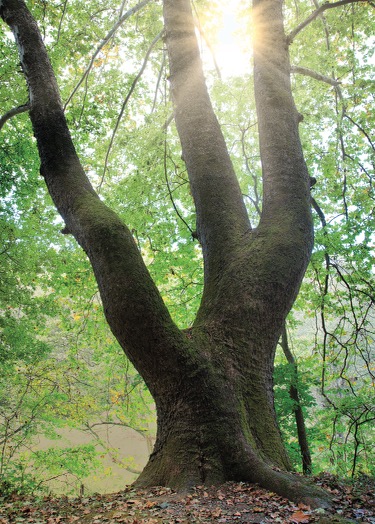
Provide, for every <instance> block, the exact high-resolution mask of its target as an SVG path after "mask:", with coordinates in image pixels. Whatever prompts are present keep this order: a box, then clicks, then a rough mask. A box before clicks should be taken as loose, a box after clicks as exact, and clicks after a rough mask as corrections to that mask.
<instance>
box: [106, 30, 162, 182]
mask: <svg viewBox="0 0 375 524" xmlns="http://www.w3.org/2000/svg"><path fill="white" fill-rule="evenodd" d="M163 32H164V30H163V31H160V33H159V34H158V35H156V36H155V38H154V39H153V41H152V42H151V44H150V47H149V48H148V50H147V53H146V56H145V58H144V60H143V64H142V67H141V69H140V70H139V72H138V74H137V76H136V77H135V78H134V80H133V82H132V85H131V86H130V90H129V92H128V94H127V95H126V98H125V100H124V102H123V104H122V107H121V110H120V113H119V115H118V117H117V121H116V125H115V127H114V129H113V133H112V136H111V140H110V142H109V146H108V149H107V154H106V156H105V160H104V169H103V174H102V178H101V180H100V184H99V186H98V192H99V191H100V189H101V187H102V185H103V182H104V177H105V174H106V172H107V167H108V159H109V155H110V153H111V149H112V146H113V142H114V140H115V136H116V133H117V130H118V128H119V125H120V122H121V118H122V117H123V114H124V112H125V109H126V106H127V104H128V102H129V100H130V97H131V95H132V93H133V91H134V89H135V87H136V85H137V83H138V81H139V79H140V78H141V76H142V74H143V72H144V70H145V69H146V65H147V62H148V59H149V58H150V54H151V51H152V50H153V48H154V46H155V44H156V43H157V42H158V41H159V40H160V38H161V37H162V35H163Z"/></svg>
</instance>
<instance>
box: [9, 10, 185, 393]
mask: <svg viewBox="0 0 375 524" xmlns="http://www.w3.org/2000/svg"><path fill="white" fill-rule="evenodd" d="M0 16H1V17H2V18H3V20H4V21H5V22H6V23H7V24H8V25H9V27H10V28H11V30H12V31H13V33H14V35H15V38H16V43H17V45H18V48H19V56H20V60H21V63H22V68H23V71H24V72H25V76H26V79H27V84H28V88H29V93H30V100H31V107H30V119H31V122H32V125H33V130H34V135H35V137H36V140H37V146H38V150H39V156H40V159H41V174H42V176H43V177H44V179H45V182H46V184H47V187H48V190H49V192H50V195H51V197H52V199H53V201H54V203H55V205H56V207H57V209H58V211H59V212H60V214H61V216H62V217H63V219H64V220H65V223H66V225H67V227H68V229H69V230H70V231H71V232H72V234H73V235H74V237H75V238H76V240H77V241H78V243H79V244H80V245H81V246H82V248H83V249H84V250H85V252H86V254H87V255H88V257H89V259H90V262H91V264H92V267H93V270H94V273H95V277H96V280H97V283H98V286H99V291H100V295H101V298H102V303H103V308H104V313H105V315H106V318H107V321H108V323H109V325H110V327H111V330H112V332H113V333H114V335H115V336H116V338H117V340H118V342H119V343H120V345H121V346H122V347H123V348H124V351H125V352H126V354H127V355H128V357H129V358H130V360H131V361H132V362H133V364H134V365H135V367H136V368H137V369H138V371H139V372H140V374H141V375H142V376H143V378H144V379H145V382H146V384H147V385H148V387H149V389H150V391H151V393H152V394H154V395H156V396H158V395H163V394H164V390H165V389H168V388H172V387H177V386H176V381H177V382H178V383H179V381H180V380H182V377H180V376H179V374H180V369H181V366H180V365H179V362H180V361H181V359H183V358H185V357H186V358H187V355H188V353H189V350H188V347H187V344H188V342H187V339H186V338H185V336H184V335H183V334H182V333H181V332H180V331H179V329H178V328H177V326H176V325H175V324H174V322H173V321H172V319H171V317H170V315H169V312H168V310H167V308H166V306H165V304H164V302H163V300H162V298H161V296H160V293H159V291H158V289H157V287H156V286H155V284H154V282H153V280H152V279H151V276H150V274H149V272H148V270H147V268H146V266H145V264H144V262H143V259H142V256H141V254H140V252H139V250H138V247H137V245H136V243H135V241H134V239H133V237H132V235H131V233H130V231H129V229H128V228H127V227H126V226H125V224H123V222H122V221H121V220H120V218H119V217H118V216H117V215H116V214H115V213H114V212H113V211H112V210H110V209H109V208H108V207H107V206H106V205H105V204H104V203H103V202H102V201H101V200H100V199H99V197H98V195H97V194H96V193H95V191H94V189H93V187H92V185H91V183H90V181H89V180H88V178H87V176H86V174H85V172H84V169H83V167H82V165H81V164H80V161H79V159H78V156H77V153H76V151H75V148H74V145H73V142H72V139H71V136H70V133H69V129H68V127H67V123H66V120H65V116H64V111H63V108H62V104H61V99H60V95H59V90H58V86H57V83H56V78H55V76H54V73H53V70H52V66H51V63H50V61H49V59H48V55H47V51H46V48H45V46H44V43H43V41H42V38H41V35H40V32H39V30H38V28H37V25H36V22H35V20H34V19H33V17H32V15H31V14H30V12H29V10H28V9H27V7H26V4H25V2H24V1H23V0H2V1H1V3H0ZM161 374H164V375H165V376H166V377H169V378H165V380H163V381H162V383H160V381H159V380H158V379H159V378H160V375H161ZM158 382H159V383H158Z"/></svg>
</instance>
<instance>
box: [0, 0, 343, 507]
mask: <svg viewBox="0 0 375 524" xmlns="http://www.w3.org/2000/svg"><path fill="white" fill-rule="evenodd" d="M145 3H146V2H141V3H140V4H138V5H139V6H140V5H141V4H145ZM345 3H347V1H346V0H344V1H342V2H337V4H338V5H340V4H345ZM333 5H334V4H332V5H330V4H324V6H325V7H324V8H323V7H320V8H317V10H316V11H315V13H314V15H313V16H312V17H309V18H307V19H306V21H305V23H303V24H301V25H300V26H298V27H297V29H296V30H295V31H294V32H292V33H291V35H290V36H289V37H288V38H287V37H286V35H285V32H284V27H283V13H282V5H281V3H280V1H279V0H254V28H255V29H254V32H255V34H254V88H255V100H256V107H257V118H258V129H259V143H260V154H261V161H262V177H263V203H262V211H261V217H260V221H259V224H258V226H257V227H256V228H252V227H251V224H250V221H249V218H248V213H247V210H246V208H245V205H244V201H243V196H242V193H241V189H240V186H239V183H238V180H237V178H236V175H235V172H234V169H233V166H232V163H231V160H230V156H229V154H228V150H227V147H226V144H225V140H224V138H223V135H222V132H221V129H220V125H219V123H218V120H217V118H216V116H215V114H214V111H213V108H212V105H211V101H210V98H209V95H208V92H207V88H206V85H205V80H204V76H203V71H202V64H201V60H200V53H199V48H198V44H197V40H196V36H195V28H194V21H193V16H192V12H191V6H190V1H189V0H164V3H163V10H164V40H165V43H166V47H167V52H168V58H169V68H170V84H171V93H172V97H173V100H174V104H175V111H174V119H175V123H176V127H177V130H178V134H179V137H180V141H181V147H182V156H183V160H184V162H185V164H186V167H187V171H188V175H189V181H190V188H191V193H192V196H193V199H194V204H195V209H196V219H197V229H196V232H194V236H196V237H197V239H198V240H199V243H200V245H201V248H202V253H203V260H204V290H203V295H202V299H201V304H200V307H199V310H198V312H197V314H196V318H195V320H194V323H193V325H192V326H191V327H190V328H188V329H185V330H180V329H179V328H178V327H177V326H176V324H175V322H174V321H173V320H172V318H171V316H170V314H169V311H168V310H167V308H166V306H165V304H164V303H163V300H162V298H161V295H160V292H159V291H158V289H157V287H156V285H155V283H154V282H153V280H152V278H151V277H150V274H149V272H148V270H147V268H146V265H145V263H144V261H143V260H142V257H141V254H140V252H139V249H138V246H137V244H136V242H135V241H134V239H133V236H132V233H131V231H130V230H129V228H127V227H126V226H125V224H124V223H123V222H122V221H121V220H120V218H119V217H118V216H117V215H116V214H115V213H114V212H113V211H111V209H109V207H107V206H106V205H105V204H104V202H103V201H102V200H101V199H100V198H99V197H98V195H97V193H96V192H95V191H94V189H93V187H92V185H91V183H90V181H89V180H88V178H87V176H86V174H85V171H84V169H83V167H82V165H81V164H80V162H79V159H78V156H77V153H76V150H75V148H74V145H73V142H72V139H71V136H70V133H69V130H68V126H67V123H66V120H65V116H64V111H63V107H62V104H61V100H60V95H59V92H58V87H57V82H56V80H55V77H54V74H53V71H52V67H51V64H50V61H49V59H48V56H47V52H46V49H45V47H44V44H43V42H42V39H41V37H40V34H39V32H38V29H37V26H36V23H35V22H34V20H33V18H32V16H31V15H30V13H29V11H28V9H27V8H26V5H25V4H24V2H23V1H22V0H2V1H1V2H0V14H1V16H2V18H3V20H4V21H5V22H6V23H7V24H8V25H9V26H10V28H11V29H12V31H13V33H14V35H15V38H16V42H17V45H18V50H19V56H20V60H21V65H22V69H23V72H24V74H25V77H26V80H27V84H28V89H29V98H30V101H29V104H28V109H29V115H30V119H31V122H32V126H33V131H34V135H35V138H36V141H37V145H38V150H39V155H40V160H41V169H40V171H41V175H42V176H43V178H44V180H45V182H46V184H47V187H48V190H49V193H50V195H51V197H52V199H53V201H54V203H55V205H56V207H57V209H58V211H59V213H60V214H61V216H62V217H63V219H64V221H65V228H64V232H65V233H70V234H72V235H73V236H74V237H75V239H76V240H77V241H78V243H79V244H80V245H81V246H82V248H83V249H84V251H85V252H86V254H87V256H88V258H89V259H90V262H91V264H92V267H93V270H94V274H95V277H96V280H97V283H98V286H99V290H100V294H101V299H102V303H103V308H104V312H105V316H106V319H107V321H108V324H109V326H110V328H111V330H112V331H113V333H114V335H115V336H116V338H117V340H118V341H119V343H120V344H121V346H122V347H123V349H124V351H125V352H126V354H127V355H128V357H129V358H130V360H131V361H132V363H133V364H134V366H135V367H136V369H137V370H138V371H139V373H140V374H141V375H142V377H143V378H144V380H145V382H146V384H147V386H148V388H149V390H150V392H151V394H152V396H153V398H154V400H155V403H156V407H157V413H158V432H157V440H156V444H155V448H154V452H153V454H152V455H151V457H150V460H149V462H148V464H147V466H146V467H145V469H144V471H143V472H142V474H141V475H140V477H139V479H138V481H137V482H138V485H142V486H148V485H169V486H172V487H177V488H186V487H189V486H191V485H194V484H200V483H218V482H223V481H225V480H248V481H252V482H258V483H260V484H261V485H263V486H265V487H267V488H269V489H271V490H273V491H275V492H277V493H280V494H282V495H285V496H287V497H289V498H292V499H294V500H304V501H310V502H311V503H312V504H315V505H318V504H323V503H324V502H325V501H326V500H327V498H326V496H325V495H324V494H322V493H321V492H319V491H318V490H316V489H315V488H312V487H311V486H309V485H307V484H305V483H304V482H303V481H301V480H299V479H297V478H296V477H293V476H292V475H290V474H288V473H284V472H281V471H280V470H289V469H290V463H289V459H288V457H287V455H286V452H285V449H284V446H283V443H282V440H281V436H280V432H279V429H278V426H277V422H276V416H275V410H274V405H273V392H272V387H273V379H272V372H273V361H274V355H275V349H276V346H277V343H278V340H279V338H280V335H281V333H282V330H283V326H284V322H285V318H286V316H287V314H288V312H289V310H290V308H291V307H292V304H293V302H294V300H295V298H296V296H297V293H298V290H299V287H300V284H301V281H302V278H303V275H304V273H305V270H306V267H307V264H308V262H309V258H310V254H311V251H312V246H313V226H312V217H311V210H310V177H309V175H308V171H307V167H306V164H305V160H304V157H303V152H302V147H301V143H300V139H299V132H298V125H299V123H300V122H301V120H302V117H301V115H300V114H299V113H298V111H297V109H296V107H295V104H294V100H293V96H292V91H291V81H290V62H289V50H288V45H289V44H290V42H291V41H292V39H293V38H294V37H295V36H296V34H297V33H298V32H299V31H300V30H302V28H303V27H305V26H306V25H307V24H308V23H309V22H310V21H312V20H313V19H314V18H316V17H317V16H318V15H319V14H321V13H322V12H323V10H325V9H328V8H329V7H332V6H333ZM335 5H336V4H335Z"/></svg>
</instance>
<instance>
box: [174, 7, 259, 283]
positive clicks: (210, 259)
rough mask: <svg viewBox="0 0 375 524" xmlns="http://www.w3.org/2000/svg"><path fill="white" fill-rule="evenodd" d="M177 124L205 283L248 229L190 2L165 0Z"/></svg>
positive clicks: (228, 257)
mask: <svg viewBox="0 0 375 524" xmlns="http://www.w3.org/2000/svg"><path fill="white" fill-rule="evenodd" d="M164 21H165V31H166V43H167V50H168V56H169V64H170V82H171V91H172V97H173V100H174V103H175V122H176V126H177V130H178V133H179V136H180V140H181V145H182V152H183V158H184V160H185V162H186V167H187V171H188V174H189V179H190V184H191V191H192V195H193V198H194V203H195V207H196V211H197V234H198V238H199V240H200V242H201V244H202V249H203V255H204V261H205V282H206V284H209V283H210V282H212V281H213V279H214V278H215V275H216V276H217V274H218V272H219V271H220V268H223V267H225V265H226V264H227V263H229V262H230V259H231V258H232V254H233V249H234V247H235V246H236V245H238V244H239V243H240V242H241V240H242V236H243V234H244V233H245V232H246V231H247V230H248V229H249V227H250V225H249V220H248V217H247V212H246V208H245V205H244V202H243V198H242V194H241V190H240V187H239V183H238V180H237V178H236V175H235V173H234V170H233V166H232V163H231V160H230V157H229V154H228V150H227V147H226V144H225V141H224V138H223V135H222V132H221V129H220V125H219V123H218V121H217V119H216V116H215V114H214V111H213V108H212V105H211V101H210V98H209V95H208V92H207V88H206V83H205V79H204V75H203V70H202V63H201V59H200V53H199V47H198V43H197V39H196V35H195V26H194V20H193V15H192V11H191V5H190V0H164Z"/></svg>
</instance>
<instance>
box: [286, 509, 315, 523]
mask: <svg viewBox="0 0 375 524" xmlns="http://www.w3.org/2000/svg"><path fill="white" fill-rule="evenodd" d="M290 519H291V522H296V523H297V524H305V523H307V522H309V520H310V517H309V515H306V513H304V512H303V511H296V512H295V513H293V515H292V516H291V517H290Z"/></svg>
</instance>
